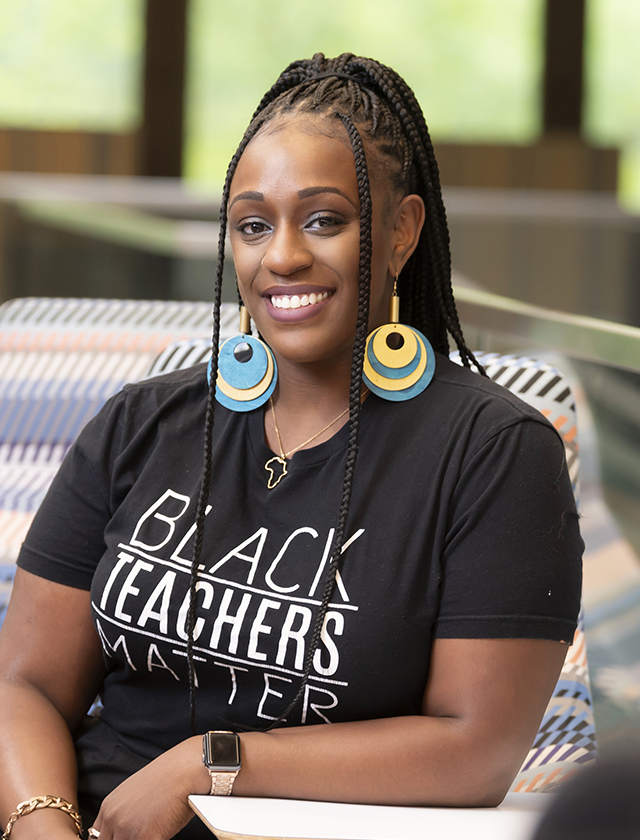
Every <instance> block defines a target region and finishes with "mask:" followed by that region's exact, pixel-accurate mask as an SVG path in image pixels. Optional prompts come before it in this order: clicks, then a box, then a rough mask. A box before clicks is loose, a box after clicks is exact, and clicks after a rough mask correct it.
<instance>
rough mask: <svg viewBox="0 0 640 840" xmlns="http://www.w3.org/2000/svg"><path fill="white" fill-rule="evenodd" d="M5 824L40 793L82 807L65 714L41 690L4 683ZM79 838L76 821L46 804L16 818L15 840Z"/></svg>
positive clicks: (0, 799)
mask: <svg viewBox="0 0 640 840" xmlns="http://www.w3.org/2000/svg"><path fill="white" fill-rule="evenodd" d="M0 708H2V723H1V729H0V825H1V830H2V831H4V827H5V826H6V824H7V821H8V819H9V816H10V815H11V813H12V812H13V811H15V809H16V806H17V805H18V803H20V802H24V801H26V800H28V799H31V798H32V797H35V796H43V795H51V796H60V797H62V798H63V799H66V800H67V801H68V802H70V803H72V804H73V805H74V807H77V804H78V803H77V768H76V761H75V753H74V749H73V741H72V739H71V734H70V732H69V728H68V726H67V724H66V722H65V720H64V718H63V717H62V716H61V715H60V714H59V712H58V711H57V710H56V709H55V708H54V706H53V705H52V704H51V703H50V702H49V701H48V700H47V699H46V698H45V697H44V696H43V695H42V694H40V693H39V692H38V691H36V690H35V689H33V688H30V687H27V686H25V685H22V684H19V683H15V682H11V681H2V682H0ZM44 836H46V837H49V838H52V840H53V838H57V837H60V838H63V837H73V836H77V834H76V831H75V827H74V824H73V821H72V819H71V818H70V817H69V816H68V814H65V813H63V812H62V811H59V810H57V809H55V808H44V809H40V810H38V811H34V812H32V813H31V814H28V815H25V816H24V817H21V818H20V819H18V820H17V822H16V823H15V824H14V827H13V830H12V837H15V838H16V840H26V838H29V837H34V838H35V837H44Z"/></svg>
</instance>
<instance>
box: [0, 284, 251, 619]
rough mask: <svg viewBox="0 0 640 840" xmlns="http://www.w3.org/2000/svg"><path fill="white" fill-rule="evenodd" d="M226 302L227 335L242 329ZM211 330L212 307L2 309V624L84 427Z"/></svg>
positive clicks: (43, 301)
mask: <svg viewBox="0 0 640 840" xmlns="http://www.w3.org/2000/svg"><path fill="white" fill-rule="evenodd" d="M236 321H237V307H236V306H234V305H225V306H224V308H223V317H222V324H221V326H222V332H223V335H224V336H225V337H227V336H228V335H231V334H233V333H234V332H235V327H236ZM210 331H211V304H210V303H191V302H177V301H132V300H94V299H63V298H22V299H18V300H13V301H9V302H8V303H5V304H4V305H2V306H0V622H1V621H2V618H3V616H4V611H5V609H6V604H7V602H8V596H9V592H10V588H11V584H12V581H13V576H14V573H15V558H16V556H17V554H18V550H19V548H20V544H21V543H22V540H23V539H24V535H25V534H26V531H27V529H28V527H29V525H30V523H31V520H32V518H33V515H34V513H35V511H36V510H37V508H38V506H39V504H40V502H41V501H42V498H43V497H44V494H45V493H46V491H47V488H48V487H49V484H50V483H51V480H52V478H53V476H54V475H55V472H56V470H57V469H58V467H59V465H60V463H61V461H62V458H63V457H64V455H65V454H66V452H67V450H68V449H69V447H70V446H71V444H72V443H73V441H74V440H75V439H76V437H77V435H78V433H79V431H80V429H81V428H82V427H83V426H84V424H85V423H86V422H87V420H89V419H90V418H91V417H92V416H93V415H94V414H95V413H96V412H97V411H98V410H99V409H100V408H101V406H102V405H103V404H104V402H105V401H106V400H107V399H108V398H109V397H110V396H111V395H112V394H114V393H115V392H116V391H118V390H119V389H120V388H121V387H122V386H123V385H124V384H125V383H126V382H134V381H136V380H137V379H140V378H141V377H143V376H144V374H145V373H146V372H147V369H148V368H149V365H150V364H151V362H152V361H153V359H154V358H155V357H156V356H157V355H158V353H160V352H161V351H162V350H163V349H164V348H165V347H166V346H167V345H168V344H170V343H172V342H175V341H177V340H179V339H182V338H187V337H192V336H200V337H204V336H207V335H209V334H210Z"/></svg>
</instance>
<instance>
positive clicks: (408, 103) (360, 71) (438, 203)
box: [187, 53, 484, 734]
mask: <svg viewBox="0 0 640 840" xmlns="http://www.w3.org/2000/svg"><path fill="white" fill-rule="evenodd" d="M297 114H307V115H314V116H317V117H320V118H323V119H325V120H326V122H325V123H324V125H323V129H325V128H327V127H328V128H329V130H332V123H333V125H335V128H334V129H333V131H334V132H335V136H336V137H340V138H343V137H344V132H345V130H346V133H347V135H348V138H349V141H350V144H351V148H352V150H353V154H354V159H355V169H356V176H357V181H358V194H359V199H360V263H359V267H360V273H359V289H358V316H357V323H356V337H355V342H354V349H353V360H352V365H351V381H350V389H349V437H348V449H347V456H346V462H345V472H344V480H343V486H342V498H341V503H340V509H339V513H338V520H337V524H336V528H335V533H334V540H333V546H332V553H331V559H330V561H329V565H328V571H327V576H326V581H325V585H324V590H323V594H322V600H321V603H320V607H319V609H318V615H317V618H316V623H315V626H314V629H313V633H312V636H311V641H310V644H309V646H308V648H307V653H306V656H305V662H304V670H303V677H302V680H301V683H300V686H299V688H298V691H297V693H296V695H295V697H294V699H293V700H292V701H291V703H290V704H289V705H288V706H287V708H286V709H285V710H284V711H283V712H282V713H281V714H280V716H279V717H278V718H277V719H276V720H275V721H274V722H273V723H272V724H271V725H270V726H269V727H267V729H272V728H273V727H275V726H277V725H278V724H280V723H282V722H283V721H284V720H285V719H286V716H287V715H288V714H289V713H290V712H291V710H292V709H293V708H294V706H295V705H296V703H297V702H298V701H299V699H300V697H301V696H302V694H303V692H304V691H305V687H306V685H307V681H308V679H309V675H310V673H311V668H312V665H313V659H314V654H315V651H316V650H317V647H318V645H319V643H320V640H321V638H322V631H323V627H324V619H325V616H326V613H327V610H328V607H329V604H330V601H331V596H332V594H333V590H334V587H335V582H336V574H337V572H338V569H339V565H340V558H341V554H342V546H343V543H344V535H345V529H346V523H347V517H348V514H349V507H350V502H351V491H352V487H353V479H354V472H355V466H356V459H357V454H358V434H359V428H360V409H361V390H362V367H363V361H364V352H365V343H366V337H367V331H368V321H369V291H370V285H371V191H370V184H369V169H368V167H369V168H370V169H371V170H372V171H373V172H374V174H375V173H376V172H377V171H382V169H383V167H384V175H383V176H382V177H385V178H387V179H388V180H389V182H390V185H391V189H392V191H393V193H395V194H396V195H399V196H401V197H403V196H404V195H409V194H413V193H417V194H418V195H420V196H421V197H422V199H423V201H424V204H425V210H426V218H425V224H424V226H423V228H422V231H421V234H420V238H419V241H418V245H417V247H416V248H415V251H414V252H413V254H412V255H411V257H410V258H409V260H408V261H407V263H406V265H405V266H404V268H403V270H402V272H401V273H400V275H399V278H398V293H399V295H400V301H401V320H402V322H403V323H407V324H409V325H411V326H413V327H415V328H417V329H419V330H420V331H421V332H423V333H424V334H425V335H426V336H427V338H428V339H429V340H430V341H431V343H432V344H433V346H434V348H435V349H436V350H438V351H439V352H441V353H443V354H445V355H448V353H449V343H448V336H449V335H451V337H452V338H453V340H454V342H455V344H456V346H457V348H458V351H459V353H460V358H461V360H462V363H463V364H464V365H465V366H466V367H469V366H470V365H471V364H474V365H475V366H476V367H477V368H478V370H479V371H480V372H481V373H484V371H483V370H482V368H481V366H480V365H479V364H478V362H477V361H476V359H475V357H474V355H473V353H472V352H471V351H470V350H469V349H468V347H467V346H466V344H465V341H464V337H463V335H462V329H461V327H460V321H459V318H458V313H457V311H456V305H455V301H454V298H453V290H452V287H451V255H450V248H449V231H448V228H447V219H446V213H445V209H444V203H443V201H442V192H441V189H440V178H439V173H438V166H437V163H436V159H435V154H434V151H433V146H432V143H431V138H430V137H429V132H428V130H427V126H426V123H425V120H424V116H423V114H422V110H421V109H420V106H419V105H418V102H417V100H416V98H415V95H414V94H413V91H412V90H411V88H409V86H408V85H407V84H406V82H405V81H404V80H403V79H402V78H401V77H400V76H399V75H398V74H397V73H396V72H395V71H393V70H391V68H389V67H386V66H385V65H383V64H380V63H379V62H377V61H374V60H372V59H369V58H358V57H356V56H353V55H351V54H350V53H344V54H343V55H340V56H338V57H337V58H335V59H326V58H325V57H324V56H323V55H322V53H317V54H316V55H314V57H313V58H312V59H311V60H303V61H294V62H293V63H292V64H290V65H289V66H288V67H287V68H286V70H284V72H283V73H282V74H281V75H280V77H279V78H278V80H277V81H276V83H275V84H274V85H273V87H272V88H271V89H270V90H269V91H268V92H267V93H266V94H265V95H264V97H263V98H262V101H261V102H260V104H259V105H258V108H257V109H256V111H255V113H254V115H253V117H252V119H251V123H250V124H249V127H248V128H247V131H246V132H245V135H244V137H243V138H242V141H241V143H240V145H239V146H238V149H237V151H236V153H235V154H234V156H233V157H232V159H231V163H230V164H229V168H228V170H227V175H226V179H225V183H224V188H223V191H222V202H221V209H220V235H219V240H218V265H217V272H216V285H215V293H214V312H213V314H214V326H213V337H212V343H213V347H212V359H211V377H210V382H211V384H210V387H209V393H208V398H207V407H206V420H205V429H204V468H203V473H202V481H201V487H200V493H199V497H198V504H197V509H196V531H195V541H194V550H193V560H192V564H191V582H190V603H189V613H188V621H187V632H188V643H187V660H188V665H189V699H190V709H191V731H192V733H194V734H195V732H196V703H195V671H194V666H193V646H194V631H195V623H196V586H197V580H198V565H199V561H200V555H201V552H202V544H203V535H204V522H205V515H206V511H207V500H208V497H209V488H210V483H211V474H212V453H213V424H214V413H215V396H214V395H215V381H216V377H217V372H218V344H219V338H220V301H221V296H222V275H223V268H224V257H225V253H224V246H225V237H226V232H227V204H228V200H229V192H230V188H231V181H232V179H233V176H234V174H235V171H236V167H237V165H238V162H239V160H240V158H241V157H242V154H243V152H244V150H245V149H246V147H247V145H248V144H249V142H250V141H251V140H252V139H253V137H255V135H256V134H257V133H258V132H259V131H260V129H262V128H263V127H264V126H265V125H267V123H269V122H271V121H273V120H276V119H281V118H287V117H291V116H295V115H297ZM363 138H364V141H365V142H363ZM365 146H366V155H365ZM236 728H238V729H241V728H243V727H239V726H238V727H236Z"/></svg>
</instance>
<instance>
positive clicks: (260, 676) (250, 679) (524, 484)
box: [18, 356, 582, 759]
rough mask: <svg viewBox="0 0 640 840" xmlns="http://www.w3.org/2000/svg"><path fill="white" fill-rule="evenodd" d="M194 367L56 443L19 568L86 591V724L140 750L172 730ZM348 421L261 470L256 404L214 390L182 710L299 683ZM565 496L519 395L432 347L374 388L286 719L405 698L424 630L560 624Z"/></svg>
mask: <svg viewBox="0 0 640 840" xmlns="http://www.w3.org/2000/svg"><path fill="white" fill-rule="evenodd" d="M205 399H206V377H205V371H204V367H203V366H198V367H196V368H192V369H190V370H186V371H179V372H176V373H171V374H168V375H166V376H162V377H158V378H155V379H151V380H147V381H144V382H141V383H138V384H134V385H130V386H127V387H126V388H125V389H124V390H123V391H122V392H121V393H120V394H118V395H116V396H115V397H114V398H113V399H111V401H110V402H109V403H108V404H107V405H106V406H105V407H104V408H103V410H102V411H101V412H100V414H99V415H98V416H97V417H96V418H95V419H94V420H93V421H91V422H90V423H89V424H88V426H87V427H86V428H85V430H84V431H83V433H82V434H81V436H80V438H79V440H78V441H77V443H76V444H75V446H74V447H73V448H72V450H71V451H70V453H69V455H68V456H67V458H66V460H65V462H64V464H63V466H62V468H61V470H60V472H59V474H58V476H57V477H56V479H55V481H54V483H53V485H52V487H51V489H50V491H49V494H48V495H47V497H46V499H45V500H44V502H43V504H42V506H41V508H40V510H39V512H38V515H37V517H36V519H35V521H34V523H33V526H32V528H31V530H30V532H29V534H28V536H27V539H26V541H25V543H24V546H23V549H22V552H21V555H20V558H19V561H18V563H19V565H20V566H21V567H22V568H24V569H27V570H28V571H30V572H33V573H35V574H37V575H41V576H44V577H46V578H49V579H51V580H55V581H58V582H60V583H63V584H65V585H68V586H73V587H77V588H83V589H90V590H91V600H92V609H93V615H94V619H95V623H96V627H97V630H98V633H99V635H100V637H101V639H102V643H103V647H104V656H105V662H106V665H107V669H108V673H107V676H106V680H105V684H104V688H103V691H102V700H103V704H104V709H103V712H102V716H103V721H104V723H105V724H106V725H108V726H109V727H110V728H111V729H112V730H113V731H114V732H115V733H117V736H118V738H119V739H120V740H121V742H122V743H123V744H124V745H126V747H127V749H130V750H131V751H133V752H134V753H136V754H138V755H140V756H141V757H143V758H145V759H150V758H153V757H154V756H155V755H157V754H158V753H159V752H161V751H162V750H164V749H167V748H169V747H171V746H172V745H174V744H175V743H177V742H178V741H180V740H182V739H183V738H185V737H187V736H188V734H189V702H188V679H187V662H186V644H187V642H186V639H187V632H186V612H187V605H188V584H189V566H190V558H191V553H192V545H193V532H194V528H195V526H194V517H195V507H196V501H197V495H198V488H199V484H200V478H201V471H202V450H203V425H204V412H205ZM347 433H348V429H347V426H345V427H343V428H342V429H340V430H339V431H338V432H337V433H336V434H335V435H334V436H333V437H332V438H331V439H330V440H329V441H327V442H326V443H322V444H320V445H319V446H315V447H313V448H311V449H307V450H303V451H301V452H298V453H296V454H295V455H294V456H293V457H292V458H291V461H290V463H289V474H288V475H287V476H286V477H285V478H284V479H283V480H282V481H281V482H280V483H279V484H278V485H277V487H275V488H274V489H268V488H267V480H268V477H269V476H268V473H267V471H266V470H265V466H264V465H265V462H266V461H267V460H268V459H269V458H270V457H272V455H273V453H272V452H271V451H270V450H269V449H268V448H267V446H266V444H265V440H264V433H263V411H262V410H257V411H253V412H249V413H246V414H239V413H234V412H231V411H227V410H226V409H224V408H223V407H222V406H220V405H217V406H216V416H215V428H214V445H213V449H214V457H213V478H212V483H211V494H210V499H209V501H210V512H209V514H208V516H207V519H206V526H205V534H204V548H203V553H202V558H201V563H202V566H201V569H202V571H201V575H200V580H199V583H198V603H199V607H198V620H197V625H196V644H195V669H196V674H197V680H198V688H197V703H198V726H199V729H201V730H203V731H204V730H206V729H229V728H231V729H233V728H234V727H236V726H256V727H261V726H265V725H268V724H269V723H270V722H271V721H272V720H273V719H274V718H276V717H277V716H278V715H279V714H280V712H281V711H282V710H283V709H284V708H285V706H286V705H287V704H288V702H289V700H290V699H291V698H292V697H293V694H294V692H295V691H296V689H297V686H298V685H299V680H300V676H301V672H302V667H303V661H304V657H305V650H306V645H307V644H308V642H309V639H310V635H311V632H312V629H313V626H314V620H315V615H316V611H317V608H318V604H319V600H320V596H321V592H322V588H323V584H324V576H325V571H326V564H327V560H328V556H329V553H330V546H331V540H332V536H333V529H334V526H335V522H336V519H337V514H338V507H339V503H340V494H341V487H342V481H343V473H344V464H345V454H346V445H347ZM581 549H582V542H581V540H580V536H579V533H578V523H577V514H576V512H575V508H574V502H573V496H572V492H571V487H570V483H569V479H568V476H567V471H566V467H565V465H564V451H563V445H562V442H561V440H560V438H559V437H558V435H557V433H556V432H555V430H554V429H553V428H552V427H551V426H550V425H549V424H548V423H547V422H546V420H545V419H544V418H543V417H542V416H541V415H540V414H539V413H538V412H536V411H535V410H534V409H532V408H530V407H529V406H527V405H525V404H524V403H522V402H520V401H519V400H517V399H516V398H515V397H513V396H512V395H511V394H510V393H509V392H507V391H505V390H503V389H502V388H500V387H499V386H496V385H495V384H494V383H492V382H491V381H489V380H487V379H484V378H482V377H480V376H478V375H476V374H474V373H471V372H469V371H467V370H465V369H463V368H460V367H458V366H457V365H455V364H452V363H451V362H449V360H447V359H445V358H443V357H440V356H439V357H438V361H437V369H436V374H435V377H434V379H433V381H432V383H431V384H430V385H429V387H428V388H427V389H426V391H425V392H424V393H423V394H421V395H419V396H418V397H416V398H414V399H413V400H410V401H408V402H404V403H391V402H385V401H383V400H380V399H378V398H377V397H375V396H374V395H369V397H368V398H367V400H366V401H365V403H364V405H363V409H362V420H361V430H360V452H359V456H358V462H357V466H356V472H355V479H354V486H353V499H352V503H351V510H350V513H349V518H348V524H347V529H346V541H345V548H344V554H343V566H342V571H341V573H340V577H339V579H338V584H337V587H336V589H335V592H334V595H333V598H332V603H331V606H330V608H329V611H328V613H327V616H326V619H325V625H324V631H323V638H322V642H321V644H320V647H319V649H318V650H317V652H316V654H315V657H314V664H313V669H312V672H311V676H310V679H309V683H308V686H307V688H306V690H305V692H304V695H303V698H302V702H301V703H300V704H299V705H298V707H297V708H296V709H295V710H294V711H293V712H292V713H291V715H290V716H289V719H288V721H287V724H288V725H299V724H301V723H321V722H325V721H327V722H335V721H344V720H358V719H369V718H380V717H388V716H395V715H411V714H418V713H419V712H420V706H421V699H422V694H423V692H424V688H425V683H426V679H427V673H428V669H429V656H430V648H431V644H432V639H433V637H434V636H435V637H447V638H505V637H506V638H510V637H521V638H522V637H526V638H545V639H557V640H564V641H567V642H570V641H571V639H572V636H573V632H574V628H575V622H576V617H577V613H578V608H579V601H580V582H581V572H580V554H581Z"/></svg>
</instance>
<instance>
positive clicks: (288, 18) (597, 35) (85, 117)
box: [0, 0, 640, 210]
mask: <svg viewBox="0 0 640 840" xmlns="http://www.w3.org/2000/svg"><path fill="white" fill-rule="evenodd" d="M586 15H587V19H586V56H585V78H586V89H585V101H584V107H585V118H584V134H585V138H586V139H587V140H588V141H589V142H591V143H593V144H595V145H614V146H618V147H619V148H620V149H621V152H622V155H621V160H620V170H619V197H620V200H621V202H622V203H623V205H624V206H626V207H627V208H628V209H635V210H637V209H640V72H639V71H640V66H639V65H640V59H639V58H638V43H640V3H639V2H638V0H587V6H586ZM143 16H144V4H143V2H141V0H82V2H81V3H78V2H77V0H20V2H7V0H4V2H3V3H2V4H0V125H2V126H7V127H23V128H42V129H46V128H52V129H82V130H89V131H110V132H126V131H132V130H135V129H136V128H137V127H138V126H139V123H140V119H141V104H140V99H141V97H140V90H141V64H142V53H143V38H144V31H143ZM542 18H543V3H542V2H541V0H428V2H425V0H395V2H394V4H393V5H392V6H391V5H389V3H388V2H385V0H349V2H345V0H325V2H323V3H321V4H302V3H300V2H296V0H244V2H242V3H236V2H231V0H192V2H191V6H190V15H189V23H188V28H189V35H188V61H187V84H186V109H187V113H186V120H185V125H186V137H185V153H184V154H185V159H184V172H185V174H186V176H187V177H188V178H189V179H191V180H193V181H195V182H203V183H204V184H207V185H209V186H211V185H214V186H217V185H218V184H219V183H220V182H221V179H222V177H223V174H224V169H225V167H226V163H227V161H228V159H229V157H230V156H231V154H232V152H233V150H234V148H235V144H236V143H237V141H238V139H239V137H240V136H241V134H242V131H243V129H244V127H245V126H246V124H247V122H248V119H249V118H250V116H251V113H252V110H253V108H254V107H255V105H256V103H257V101H258V100H259V98H260V96H261V94H262V93H263V92H264V90H265V89H266V87H267V86H268V84H269V83H270V82H271V81H272V80H273V79H275V77H276V75H277V73H278V72H279V71H280V70H281V69H282V68H283V67H284V66H285V65H286V64H287V63H288V62H289V61H291V60H293V59H296V58H301V57H307V56H310V55H312V54H313V53H314V52H316V51H323V52H325V53H326V54H327V55H333V54H338V53H340V52H344V51H350V52H355V53H359V54H363V55H371V56H374V57H376V58H378V59H380V60H381V61H383V62H385V63H387V64H390V65H391V66H393V67H394V68H395V69H397V70H398V71H399V72H400V73H401V74H402V75H404V76H405V77H406V78H407V80H408V81H409V83H410V84H411V85H412V86H413V88H414V89H415V91H416V93H417V95H418V98H419V100H420V102H421V104H422V106H423V109H424V111H425V114H426V117H427V122H428V124H429V126H430V128H431V131H432V134H433V137H434V139H435V140H436V141H438V140H439V141H447V142H469V143H484V142H492V143H509V144H514V143H515V144H525V143H530V142H532V141H534V140H535V139H536V138H537V137H538V136H539V134H540V132H541V74H542V63H543V32H542V29H543V26H542V22H543V21H542Z"/></svg>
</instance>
